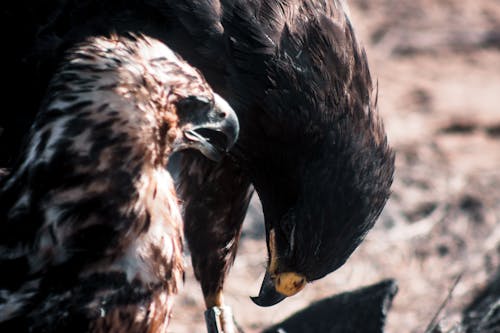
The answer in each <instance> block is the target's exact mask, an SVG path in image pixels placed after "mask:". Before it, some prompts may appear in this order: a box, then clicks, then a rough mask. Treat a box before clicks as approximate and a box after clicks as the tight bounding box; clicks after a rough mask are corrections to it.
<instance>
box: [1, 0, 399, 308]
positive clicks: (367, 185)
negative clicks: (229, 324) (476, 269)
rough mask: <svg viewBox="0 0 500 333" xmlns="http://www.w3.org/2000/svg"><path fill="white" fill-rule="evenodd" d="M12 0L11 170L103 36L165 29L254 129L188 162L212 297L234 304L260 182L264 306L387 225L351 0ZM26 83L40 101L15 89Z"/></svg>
mask: <svg viewBox="0 0 500 333" xmlns="http://www.w3.org/2000/svg"><path fill="white" fill-rule="evenodd" d="M2 7H3V8H2V10H3V13H4V15H3V16H4V19H3V20H1V22H0V24H3V25H4V26H3V27H2V31H4V33H5V32H9V31H12V30H15V31H16V32H17V33H16V34H10V33H7V34H6V36H4V38H3V41H4V45H9V46H10V47H9V49H8V52H2V54H1V56H2V60H3V62H2V63H4V64H9V66H6V68H4V73H3V74H4V80H6V81H7V82H10V83H11V84H10V85H9V87H8V88H7V89H5V88H4V89H2V93H4V94H5V95H4V96H3V98H2V100H3V101H4V108H5V109H6V110H7V112H2V114H1V115H0V117H1V119H0V127H3V128H4V133H3V134H2V136H1V137H0V144H2V146H0V149H1V156H0V157H1V158H3V159H4V161H2V162H3V164H2V165H0V166H8V160H7V159H8V158H9V157H10V156H13V155H14V152H15V150H16V149H17V148H16V146H15V145H13V144H12V142H13V138H14V139H15V138H16V136H17V135H18V134H17V133H22V132H23V127H25V126H26V125H25V124H26V123H29V118H30V115H32V114H34V113H36V110H37V107H38V105H39V99H38V97H37V94H39V93H40V91H44V89H45V87H46V85H47V82H48V80H49V78H50V77H51V75H52V73H53V71H54V64H55V63H57V61H55V60H56V59H58V58H59V57H60V54H61V53H62V52H63V51H64V50H65V49H66V48H68V46H69V45H73V44H74V43H75V42H77V41H79V40H81V39H82V38H85V37H88V36H92V35H95V34H102V33H106V32H109V31H119V32H120V31H131V32H135V33H145V34H148V35H151V36H155V37H156V38H158V39H159V40H162V41H163V42H165V43H167V44H168V45H169V46H170V47H171V48H172V49H173V50H175V51H176V52H178V53H180V54H181V55H182V56H183V57H184V58H185V59H186V60H187V61H188V62H189V63H191V64H193V66H195V67H197V68H199V69H200V70H201V71H202V72H203V73H204V75H205V77H206V79H207V81H208V82H209V84H210V85H211V86H212V87H213V89H214V91H216V92H218V93H219V94H220V95H221V96H222V97H224V99H226V100H227V101H228V102H229V104H230V105H231V106H232V107H233V108H234V109H235V111H236V113H237V115H238V119H239V122H240V127H241V128H240V135H239V140H238V142H237V144H236V145H235V147H234V148H233V150H232V152H231V156H230V157H226V158H224V159H223V160H222V161H220V162H218V163H213V162H210V161H206V160H205V159H203V158H202V157H201V156H200V155H199V154H197V153H185V154H184V156H182V161H181V163H180V165H181V168H180V170H178V172H179V174H180V176H179V177H180V178H179V189H180V192H181V193H180V194H181V196H182V199H183V201H184V207H183V210H184V218H185V235H186V238H187V241H188V245H189V248H190V251H191V256H192V262H193V267H194V271H195V275H196V277H197V278H198V280H200V283H201V287H202V290H203V294H204V297H205V302H206V305H207V307H212V306H220V305H222V304H223V295H222V290H223V285H224V279H225V276H226V274H227V272H228V270H229V268H230V266H231V263H232V261H233V259H234V257H235V254H236V249H237V245H238V240H239V236H240V230H241V224H242V221H243V218H244V216H245V212H246V209H247V207H248V204H249V200H250V197H251V195H252V192H253V190H254V189H255V190H256V192H257V194H258V195H259V198H260V200H261V202H262V206H263V211H264V217H265V225H266V228H265V229H266V241H267V248H268V253H269V257H268V260H267V262H268V264H267V269H266V272H267V273H266V274H265V279H264V282H263V284H262V288H261V292H260V295H259V297H257V298H255V301H256V303H258V304H259V305H272V304H275V303H277V302H278V301H280V300H282V299H283V298H284V297H286V296H290V295H294V294H296V293H297V292H298V291H300V290H301V289H302V288H303V287H304V286H305V285H306V284H307V283H308V282H312V281H314V280H317V279H319V278H321V277H323V276H325V275H326V274H328V273H330V272H333V271H334V270H336V269H337V268H338V267H340V266H341V265H342V264H343V263H344V262H345V261H346V260H347V258H348V257H349V255H350V254H351V253H352V252H353V250H354V249H355V248H356V247H357V245H358V244H359V243H360V242H361V241H362V240H363V238H364V236H365V235H366V233H367V232H368V230H369V229H370V228H371V227H372V226H373V225H374V222H375V220H376V218H377V217H378V215H379V213H380V211H381V210H382V208H383V206H384V205H385V202H386V200H387V198H388V196H389V194H390V186H391V183H392V177H393V172H394V156H393V153H392V151H391V149H390V147H389V146H388V143H387V139H386V134H385V131H384V128H383V126H382V121H381V119H380V118H379V115H378V111H377V101H376V89H375V87H374V86H373V84H372V79H371V76H370V71H369V67H368V62H367V57H366V55H365V52H364V50H363V48H362V47H361V46H360V45H359V43H358V41H357V40H356V36H355V32H354V29H353V27H352V26H351V23H350V20H349V17H348V15H346V8H345V6H344V4H343V3H342V1H341V0H330V1H322V0H122V1H114V0H109V1H105V2H104V1H97V0H48V1H44V2H40V1H35V0H19V1H11V2H8V3H7V4H6V5H3V6H2ZM20 87H22V91H23V92H24V93H25V94H26V95H27V98H25V99H22V100H19V99H12V98H10V96H13V95H15V93H16V92H17V91H19V89H20ZM28 97H29V98H28ZM8 103H12V107H10V109H9V108H7V107H6V105H8ZM20 114H22V115H23V116H19V115H20ZM24 131H25V130H24ZM7 142H8V143H7ZM263 260H265V258H263Z"/></svg>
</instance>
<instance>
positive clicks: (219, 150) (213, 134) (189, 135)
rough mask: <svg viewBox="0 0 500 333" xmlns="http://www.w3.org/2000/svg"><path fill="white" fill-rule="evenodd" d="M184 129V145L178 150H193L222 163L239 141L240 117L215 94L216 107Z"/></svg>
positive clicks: (199, 115) (192, 119)
mask: <svg viewBox="0 0 500 333" xmlns="http://www.w3.org/2000/svg"><path fill="white" fill-rule="evenodd" d="M190 118H191V121H190V123H189V124H188V125H186V126H185V127H184V128H183V144H180V145H178V147H177V149H176V150H180V149H185V148H193V149H197V150H199V151H200V152H201V153H202V154H203V155H205V156H206V157H207V158H209V159H211V160H214V161H220V160H221V159H222V158H223V157H224V155H225V154H226V153H227V152H228V151H229V150H230V149H231V148H232V147H233V145H234V144H235V142H236V140H237V139H238V133H239V131H240V125H239V122H238V117H237V116H236V113H235V112H234V110H233V109H232V108H231V106H229V104H228V103H227V102H226V101H225V100H224V99H223V98H222V97H220V96H219V95H217V94H214V106H213V108H211V109H210V110H208V111H207V112H205V113H204V114H200V112H198V115H197V116H196V117H193V116H192V115H191V117H190Z"/></svg>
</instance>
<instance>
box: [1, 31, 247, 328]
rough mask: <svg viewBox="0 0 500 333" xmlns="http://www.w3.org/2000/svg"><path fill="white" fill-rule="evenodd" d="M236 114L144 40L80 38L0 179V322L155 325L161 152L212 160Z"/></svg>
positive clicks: (159, 308)
mask: <svg viewBox="0 0 500 333" xmlns="http://www.w3.org/2000/svg"><path fill="white" fill-rule="evenodd" d="M238 130H239V125H238V121H237V117H236V114H235V113H234V111H233V110H232V109H231V107H230V106H229V105H228V104H227V102H226V101H224V99H222V98H221V97H220V96H219V95H217V94H215V93H214V92H213V91H212V89H211V88H210V86H209V85H208V83H207V82H206V81H205V79H204V78H203V75H202V74H201V73H200V72H199V71H198V70H196V69H194V68H193V67H192V66H190V65H189V64H188V63H186V62H185V61H184V60H183V59H182V58H180V57H179V56H178V55H177V54H175V53H174V52H173V51H172V50H171V49H170V48H168V47H167V46H166V45H165V44H164V43H163V42H161V41H159V40H158V39H155V38H153V37H148V36H145V35H135V34H111V35H109V36H93V37H88V38H86V39H85V40H83V41H82V42H80V43H78V44H75V45H73V46H72V47H71V48H69V49H68V50H67V52H66V53H65V55H64V57H63V61H62V62H61V64H60V66H59V68H58V69H57V70H56V71H55V73H54V75H53V77H52V79H51V81H50V83H49V84H48V88H47V92H46V97H45V98H44V100H43V102H42V103H41V105H40V110H39V112H38V114H37V116H36V119H35V121H34V124H33V126H32V128H31V130H30V132H29V140H28V142H27V145H26V149H25V151H24V152H23V154H22V155H21V156H22V158H20V160H19V164H17V165H16V166H15V167H14V168H13V169H12V170H11V172H10V174H9V175H7V176H4V177H3V178H2V179H1V182H0V271H2V274H1V276H0V331H2V332H144V333H146V332H155V333H156V332H158V333H159V332H166V328H167V325H168V322H169V314H170V311H171V307H172V303H173V299H174V296H175V294H176V293H177V291H178V289H179V287H180V286H181V285H182V282H183V274H184V271H183V269H184V268H183V255H182V250H183V230H182V218H181V212H180V207H179V203H178V199H177V196H176V192H175V184H174V182H173V179H172V177H171V176H170V174H169V173H168V171H167V170H166V168H165V167H166V165H167V163H168V159H169V157H170V155H171V154H173V153H174V152H176V151H180V150H184V149H195V150H197V151H200V152H201V153H202V154H203V155H204V156H207V157H208V158H210V159H213V160H220V159H221V158H222V156H223V155H224V154H225V151H226V150H227V149H229V148H230V147H231V146H232V145H233V144H234V142H235V141H236V138H237V135H238Z"/></svg>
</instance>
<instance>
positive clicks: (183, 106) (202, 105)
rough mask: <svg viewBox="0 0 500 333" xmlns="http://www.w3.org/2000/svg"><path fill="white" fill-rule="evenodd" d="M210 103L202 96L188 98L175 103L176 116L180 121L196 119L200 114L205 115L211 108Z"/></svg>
mask: <svg viewBox="0 0 500 333" xmlns="http://www.w3.org/2000/svg"><path fill="white" fill-rule="evenodd" d="M212 104H213V103H212V101H210V100H209V99H208V98H206V97H203V96H188V97H186V98H183V99H181V100H179V101H178V102H177V103H176V107H177V115H178V116H179V118H180V119H185V120H190V119H191V118H192V117H195V116H196V117H198V116H199V114H200V112H201V113H207V114H208V111H209V110H210V109H211V108H212Z"/></svg>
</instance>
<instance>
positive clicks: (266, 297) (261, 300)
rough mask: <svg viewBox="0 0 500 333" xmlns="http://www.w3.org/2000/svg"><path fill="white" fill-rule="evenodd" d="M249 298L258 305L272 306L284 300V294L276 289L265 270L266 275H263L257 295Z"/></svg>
mask: <svg viewBox="0 0 500 333" xmlns="http://www.w3.org/2000/svg"><path fill="white" fill-rule="evenodd" d="M250 298H251V299H252V301H253V302H254V303H255V304H257V305H258V306H272V305H275V304H278V303H279V302H281V301H282V300H284V299H285V298H286V296H285V295H283V294H281V293H279V292H277V291H276V288H275V285H274V281H273V280H272V279H271V275H270V274H269V272H268V271H267V270H266V275H264V280H263V281H262V285H261V286H260V291H259V296H257V297H250Z"/></svg>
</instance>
